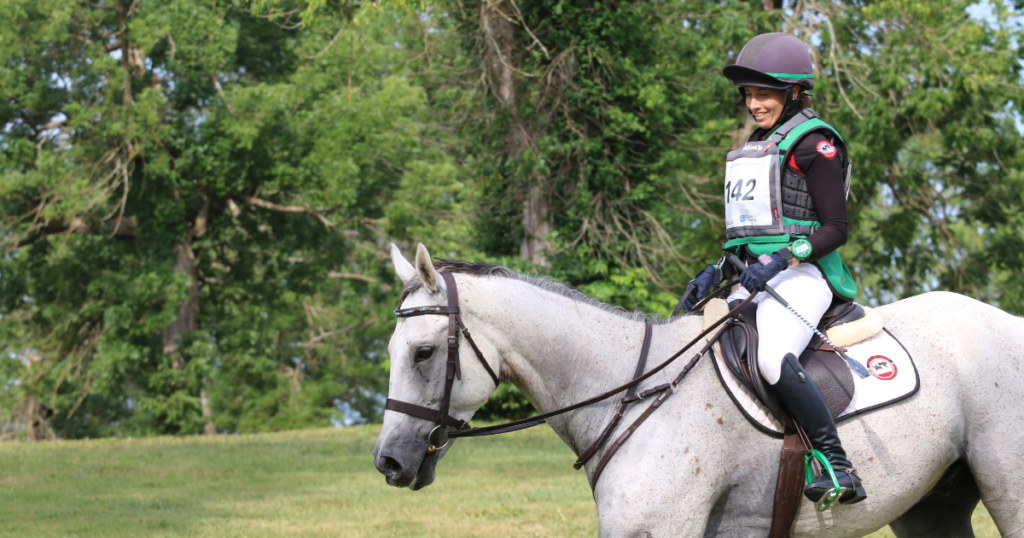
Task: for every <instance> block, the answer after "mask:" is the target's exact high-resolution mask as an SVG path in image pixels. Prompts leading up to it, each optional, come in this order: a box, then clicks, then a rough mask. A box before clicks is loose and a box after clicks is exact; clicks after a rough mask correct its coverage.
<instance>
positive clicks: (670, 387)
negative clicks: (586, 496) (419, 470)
mask: <svg viewBox="0 0 1024 538" xmlns="http://www.w3.org/2000/svg"><path fill="white" fill-rule="evenodd" d="M439 274H440V275H441V278H443V279H444V283H445V285H446V286H447V288H448V306H437V305H431V306H414V307H411V308H401V307H399V308H396V309H395V315H396V316H398V317H400V318H410V317H413V316H427V315H436V316H448V362H447V363H446V365H445V380H444V396H443V397H442V398H441V408H440V409H432V408H430V407H424V406H422V405H416V404H411V403H409V402H403V401H400V400H395V399H392V398H388V399H387V402H386V403H385V404H384V409H387V410H389V411H395V412H398V413H404V414H406V415H410V416H414V417H416V418H420V419H423V420H427V421H430V422H433V423H435V424H437V426H435V427H434V429H432V430H430V433H429V434H427V443H428V446H427V453H428V454H430V453H433V452H436V451H437V450H440V449H442V448H445V447H446V446H448V444H449V443H451V440H452V439H455V438H458V437H482V436H485V435H497V434H499V433H507V432H513V431H517V430H523V429H526V428H531V427H533V426H537V425H538V424H543V423H544V422H546V419H548V418H550V417H553V416H556V415H561V414H563V413H567V412H569V411H574V410H576V409H579V408H581V407H586V406H588V405H592V404H595V403H597V402H600V401H602V400H605V399H607V398H611V397H612V396H614V395H616V394H618V393H620V392H622V391H623V390H626V389H631V388H632V387H635V386H637V385H639V384H640V383H641V382H642V381H644V380H646V379H648V378H650V377H651V376H653V375H655V374H657V373H658V372H660V371H661V370H663V369H664V368H665V367H666V366H668V365H669V364H671V363H672V362H673V361H675V360H676V359H678V358H679V357H680V356H682V354H683V353H684V352H685V351H686V350H688V349H690V348H691V347H693V346H694V345H695V344H696V343H697V342H699V341H700V340H701V339H702V338H704V337H706V336H707V335H709V334H711V332H712V331H714V330H715V329H716V328H718V327H719V326H720V325H722V324H723V323H725V322H726V321H727V320H728V319H730V318H732V317H734V316H736V315H737V314H738V313H739V312H740V310H742V309H743V308H744V307H745V306H746V305H747V303H749V302H750V301H751V300H753V298H754V296H755V295H757V293H756V292H755V293H752V294H750V296H748V297H747V298H746V299H744V300H743V302H742V303H741V304H740V305H739V306H737V307H735V308H734V309H733V310H731V311H730V312H729V313H728V314H726V315H725V316H723V317H722V318H721V319H719V320H718V321H716V322H715V323H713V324H711V325H710V326H708V327H707V328H705V329H704V330H703V331H702V332H701V333H700V334H698V335H697V336H696V337H695V338H694V339H693V340H691V341H690V342H689V343H687V344H686V345H685V346H683V348H682V349H680V350H679V351H677V352H676V353H674V354H673V355H672V356H671V357H669V358H668V359H666V360H665V361H664V362H662V363H661V364H659V365H658V366H655V367H654V368H652V369H651V370H649V371H648V372H647V373H646V374H643V375H640V373H641V372H642V371H643V369H644V368H643V366H642V365H641V366H640V367H639V368H638V371H637V373H636V374H635V375H634V377H633V379H632V381H629V382H628V383H625V384H623V385H620V386H618V387H615V388H613V389H611V390H608V391H605V392H603V393H601V394H598V395H597V396H594V397H592V398H588V399H586V400H583V401H581V402H577V403H575V404H572V405H570V406H567V407H563V408H561V409H556V410H554V411H549V412H547V413H542V414H540V415H537V416H534V417H528V418H524V419H519V420H513V421H511V422H506V423H504V424H496V425H494V426H484V427H481V428H471V427H470V426H469V423H468V422H466V421H465V420H459V419H456V418H454V417H452V416H451V415H449V414H448V411H449V409H450V408H451V402H452V387H453V386H454V385H455V380H456V379H459V380H462V366H461V364H460V361H459V332H460V331H461V332H462V334H463V335H464V336H465V337H466V341H467V342H469V345H470V347H472V348H473V352H474V353H475V354H476V358H477V359H479V361H480V364H482V365H483V366H484V369H485V370H487V373H488V374H490V375H491V379H492V380H493V381H494V385H495V387H497V386H498V384H499V379H498V376H497V375H495V373H494V370H493V369H491V366H490V365H489V364H487V360H485V359H484V354H483V353H481V352H480V348H479V347H477V345H476V342H474V341H473V337H472V336H470V334H469V330H468V329H467V328H466V324H465V323H464V322H463V321H462V317H461V316H460V314H459V291H458V288H457V287H456V286H455V277H453V276H452V274H451V273H448V272H441V273H439ZM736 283H738V281H732V282H729V283H728V284H727V285H726V286H724V287H722V288H720V289H719V290H718V291H717V292H715V293H712V294H708V296H707V297H705V298H704V300H702V301H701V302H699V303H697V305H695V306H694V310H696V309H698V308H700V307H702V306H703V305H704V304H705V303H707V302H708V301H709V300H711V299H712V298H713V297H715V296H717V295H718V294H719V293H721V292H723V290H727V289H728V288H730V287H732V285H734V284H736ZM645 325H646V329H645V332H646V331H650V323H647V324H645ZM719 335H721V332H719V333H718V334H716V335H715V336H714V337H712V338H711V339H709V340H708V341H707V343H706V344H705V346H704V347H703V349H701V350H700V351H699V352H697V354H696V355H695V356H694V357H693V358H692V359H690V362H689V363H687V364H686V366H684V367H683V369H682V371H681V372H680V373H679V375H678V376H676V378H675V379H674V380H673V381H672V382H671V383H665V384H663V385H659V386H657V387H654V388H652V389H649V390H646V391H644V392H642V393H640V394H632V393H633V391H630V394H629V395H628V396H627V397H626V398H623V400H622V403H623V404H627V403H630V402H633V401H638V400H641V399H643V398H645V397H647V396H651V395H654V394H658V393H661V396H660V397H659V398H658V399H657V400H655V402H654V403H653V404H652V407H651V408H650V409H649V410H648V411H647V412H645V413H644V414H643V415H641V417H640V419H638V420H637V422H634V424H633V425H632V426H630V428H629V429H627V430H626V432H625V433H624V434H623V436H620V437H619V438H618V439H617V440H616V441H615V443H614V444H613V445H612V447H611V448H610V449H609V451H608V452H606V453H605V456H604V457H603V458H602V460H601V462H600V463H599V464H598V467H597V470H596V471H595V475H594V478H593V483H596V482H597V478H598V477H599V476H600V472H601V469H603V468H604V466H605V464H607V462H608V460H609V459H610V458H611V456H612V454H614V453H615V450H617V449H618V447H619V446H621V444H622V443H623V442H624V441H625V439H626V438H628V437H629V435H631V434H632V432H633V431H635V430H636V428H637V427H638V426H639V425H640V423H642V422H643V421H644V420H646V418H647V417H648V416H650V413H651V412H653V411H654V410H655V409H657V407H658V406H660V405H661V402H663V401H664V400H665V398H667V397H668V396H670V395H671V394H673V393H674V392H675V390H676V387H677V386H678V385H679V383H681V382H682V381H683V378H685V377H686V375H687V374H688V373H689V372H690V370H691V369H693V367H694V366H695V365H696V364H697V361H698V360H700V358H701V357H702V356H703V355H704V354H705V353H707V351H708V350H709V349H711V344H712V343H714V342H715V340H717V339H718V337H719ZM644 340H645V344H644V346H643V347H644V350H643V351H642V353H641V360H642V361H645V360H646V353H647V349H649V346H650V336H649V332H646V334H645V337H644ZM622 412H623V409H620V410H619V413H618V415H619V418H621V415H622ZM617 423H618V419H616V420H614V421H613V422H612V423H611V424H610V425H609V426H608V427H607V428H605V431H604V432H603V433H602V434H601V436H600V437H599V438H598V440H597V441H596V442H595V443H594V444H593V445H592V446H591V447H590V448H589V449H588V450H587V451H586V453H585V455H584V457H581V459H580V460H578V462H577V463H579V464H580V465H582V464H583V463H584V462H585V461H586V459H587V458H589V457H590V456H593V455H594V454H595V453H596V452H597V451H598V450H599V449H600V448H601V447H602V446H603V445H604V443H605V441H607V439H608V436H609V435H610V434H611V431H612V429H614V427H615V425H616V424H617ZM577 468H579V467H577ZM593 483H592V485H593Z"/></svg>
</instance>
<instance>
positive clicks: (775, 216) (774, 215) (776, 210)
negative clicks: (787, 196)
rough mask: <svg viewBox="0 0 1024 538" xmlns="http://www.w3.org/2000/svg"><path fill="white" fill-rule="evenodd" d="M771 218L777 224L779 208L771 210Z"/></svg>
mask: <svg viewBox="0 0 1024 538" xmlns="http://www.w3.org/2000/svg"><path fill="white" fill-rule="evenodd" d="M772 218H774V219H775V222H779V208H777V207H773V208H772Z"/></svg>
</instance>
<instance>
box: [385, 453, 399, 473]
mask: <svg viewBox="0 0 1024 538" xmlns="http://www.w3.org/2000/svg"><path fill="white" fill-rule="evenodd" d="M382 459H383V460H384V469H382V470H383V471H384V473H385V474H388V475H390V476H398V475H400V474H402V464H401V463H398V460H396V459H395V458H392V457H391V456H384V457H383V458H382Z"/></svg>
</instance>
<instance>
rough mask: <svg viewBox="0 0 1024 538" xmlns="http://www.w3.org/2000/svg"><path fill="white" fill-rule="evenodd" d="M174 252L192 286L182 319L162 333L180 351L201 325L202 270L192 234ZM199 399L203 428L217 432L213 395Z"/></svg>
mask: <svg viewBox="0 0 1024 538" xmlns="http://www.w3.org/2000/svg"><path fill="white" fill-rule="evenodd" d="M205 218H206V216H205V215H202V214H201V216H200V218H199V219H196V220H197V227H198V224H199V221H200V220H202V222H203V226H204V227H205ZM204 231H205V230H204ZM174 253H175V256H176V259H175V262H174V272H175V273H184V274H186V275H188V278H189V287H188V299H186V300H185V302H184V303H182V305H181V306H180V307H178V319H176V320H175V321H174V323H172V324H170V325H168V326H167V328H165V329H164V331H163V334H162V335H161V339H162V341H163V351H164V353H166V354H176V353H177V352H178V351H179V348H180V347H181V341H182V337H183V336H184V335H185V334H188V333H191V332H195V330H196V328H197V327H198V325H197V320H198V318H199V274H198V266H197V265H196V258H195V254H194V253H193V252H192V243H191V238H187V239H183V240H179V241H176V242H175V243H174ZM171 367H172V368H174V369H176V370H179V369H182V368H184V367H185V359H184V357H182V356H181V355H180V354H176V355H175V356H174V361H173V362H172V363H171ZM199 402H200V405H201V406H202V413H203V418H205V419H206V426H205V427H204V428H203V431H204V432H205V433H206V434H207V435H216V433H217V426H216V424H214V422H213V411H212V410H211V408H210V398H209V397H208V396H207V395H206V389H201V390H200V391H199Z"/></svg>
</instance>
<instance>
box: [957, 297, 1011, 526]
mask: <svg viewBox="0 0 1024 538" xmlns="http://www.w3.org/2000/svg"><path fill="white" fill-rule="evenodd" d="M980 310H981V312H980V315H979V316H976V317H977V320H976V323H977V325H976V326H975V328H974V331H973V333H974V334H975V335H977V336H975V337H973V338H971V339H969V340H967V341H968V342H971V347H973V349H972V350H971V351H972V352H971V353H969V354H967V356H968V357H969V360H967V361H965V362H966V364H965V365H963V366H961V376H960V378H961V380H960V383H961V387H962V388H961V393H962V394H964V408H963V409H964V418H965V419H966V420H965V434H966V438H965V441H966V442H965V445H964V449H965V452H966V460H967V464H968V465H969V466H970V468H971V473H972V474H973V475H974V479H975V481H976V482H977V486H978V490H979V491H980V493H981V500H982V502H984V503H985V508H987V509H988V512H989V514H991V515H992V520H993V521H994V522H995V524H996V527H998V528H999V532H1000V533H1001V534H1002V536H1003V537H1005V538H1009V537H1014V538H1024V472H1022V470H1021V462H1022V461H1024V427H1022V425H1024V406H1022V405H1021V402H1024V321H1022V320H1021V319H1020V318H1016V317H1014V316H1010V315H1008V314H1005V313H1003V312H1001V311H999V310H996V309H995V308H983V309H980Z"/></svg>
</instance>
